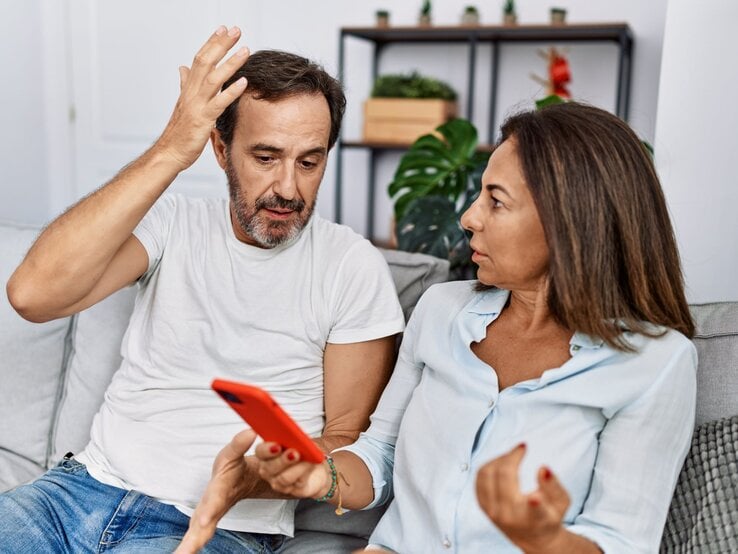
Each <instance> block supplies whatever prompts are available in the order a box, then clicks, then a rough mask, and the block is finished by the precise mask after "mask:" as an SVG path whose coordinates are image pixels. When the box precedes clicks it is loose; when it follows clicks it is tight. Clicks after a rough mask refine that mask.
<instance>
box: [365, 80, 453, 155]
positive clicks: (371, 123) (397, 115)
mask: <svg viewBox="0 0 738 554" xmlns="http://www.w3.org/2000/svg"><path fill="white" fill-rule="evenodd" d="M456 96H457V94H456V91H455V90H454V89H453V88H451V86H449V85H448V84H447V83H444V82H443V81H441V80H439V79H435V78H433V77H426V76H422V75H420V74H418V73H417V72H413V73H411V74H409V75H404V74H392V75H382V76H380V77H378V78H377V79H376V81H375V82H374V86H373V87H372V91H371V98H369V100H367V101H366V103H365V104H364V140H365V141H366V142H376V143H392V144H405V145H406V144H410V143H412V142H413V141H414V140H415V139H417V138H418V137H419V136H421V135H424V134H426V133H430V132H431V131H433V129H435V128H436V127H437V126H438V125H440V124H442V123H445V122H446V121H448V120H449V119H452V118H453V117H455V116H456V112H457V105H456Z"/></svg>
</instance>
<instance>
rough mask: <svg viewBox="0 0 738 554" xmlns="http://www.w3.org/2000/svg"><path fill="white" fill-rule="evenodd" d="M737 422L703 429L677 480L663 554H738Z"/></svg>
mask: <svg viewBox="0 0 738 554" xmlns="http://www.w3.org/2000/svg"><path fill="white" fill-rule="evenodd" d="M736 450H738V416H734V417H731V418H725V419H721V420H718V421H714V422H708V423H704V424H702V425H701V426H699V427H698V428H697V430H696V431H695V433H694V436H693V438H692V447H691V449H690V451H689V454H688V455H687V460H686V462H685V464H684V468H682V472H681V474H680V475H679V481H678V483H677V487H676V491H675V493H674V499H673V500H672V503H671V507H670V508H669V515H668V518H667V520H666V527H665V528H664V536H663V538H662V541H661V550H660V552H661V553H663V554H672V553H674V554H676V553H691V552H715V553H723V552H738V467H737V465H738V456H736Z"/></svg>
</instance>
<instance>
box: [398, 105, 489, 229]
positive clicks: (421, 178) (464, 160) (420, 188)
mask: <svg viewBox="0 0 738 554" xmlns="http://www.w3.org/2000/svg"><path fill="white" fill-rule="evenodd" d="M436 131H437V132H438V133H440V135H441V136H442V137H443V139H441V138H439V137H437V136H435V135H430V134H429V135H423V136H422V137H420V138H418V140H416V141H415V142H414V143H413V144H412V146H411V147H410V149H409V150H408V151H407V152H406V153H405V154H404V155H403V157H402V159H401V160H400V163H399V165H398V167H397V170H396V171H395V175H394V177H393V179H392V182H391V183H390V184H389V186H388V188H387V191H388V193H389V195H390V197H392V198H393V200H394V202H395V217H396V218H397V219H398V220H399V219H400V218H402V217H403V216H404V215H405V210H406V209H407V207H408V205H409V198H420V197H422V196H441V197H443V198H448V199H449V200H450V201H451V203H452V204H453V205H456V204H457V203H459V202H460V200H461V199H463V197H464V195H465V194H466V192H467V191H468V190H469V189H470V185H469V176H470V175H471V173H472V171H473V170H474V168H475V167H477V166H478V165H479V164H480V159H482V158H486V155H485V154H481V156H480V153H478V152H476V147H477V130H476V129H475V128H474V126H473V125H472V124H471V123H470V122H468V121H467V120H465V119H453V120H451V121H448V122H446V123H444V124H443V125H440V126H439V127H438V128H437V129H436ZM472 186H473V185H472ZM408 195H410V197H409V198H408Z"/></svg>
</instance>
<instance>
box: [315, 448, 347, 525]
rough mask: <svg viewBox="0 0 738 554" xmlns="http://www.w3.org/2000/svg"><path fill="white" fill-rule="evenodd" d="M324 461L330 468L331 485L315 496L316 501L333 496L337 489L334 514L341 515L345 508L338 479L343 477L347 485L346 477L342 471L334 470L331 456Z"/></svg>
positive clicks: (334, 466) (325, 500) (325, 499)
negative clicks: (336, 502) (321, 493)
mask: <svg viewBox="0 0 738 554" xmlns="http://www.w3.org/2000/svg"><path fill="white" fill-rule="evenodd" d="M325 461H326V462H328V467H329V468H330V470H331V486H330V488H329V489H328V492H327V493H325V494H324V495H323V496H321V497H320V498H316V499H315V501H316V502H327V501H328V500H330V499H331V498H333V495H334V494H336V491H338V507H337V508H336V515H337V516H342V515H343V514H344V513H345V510H344V509H343V506H342V504H343V499H342V498H341V485H340V483H339V482H338V481H339V479H343V482H344V483H346V485H348V481H346V478H345V477H344V476H343V473H341V472H339V471H336V465H335V464H334V463H333V458H331V457H330V456H326V457H325Z"/></svg>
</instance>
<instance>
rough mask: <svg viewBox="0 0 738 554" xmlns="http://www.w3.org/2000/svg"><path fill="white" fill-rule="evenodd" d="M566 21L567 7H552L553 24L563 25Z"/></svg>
mask: <svg viewBox="0 0 738 554" xmlns="http://www.w3.org/2000/svg"><path fill="white" fill-rule="evenodd" d="M564 23H566V9H564V8H551V25H563V24H564Z"/></svg>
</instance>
